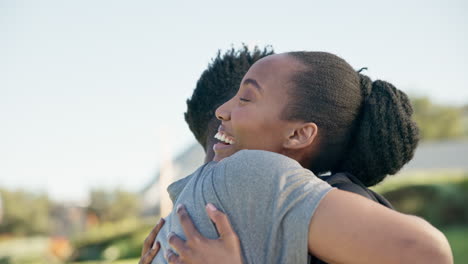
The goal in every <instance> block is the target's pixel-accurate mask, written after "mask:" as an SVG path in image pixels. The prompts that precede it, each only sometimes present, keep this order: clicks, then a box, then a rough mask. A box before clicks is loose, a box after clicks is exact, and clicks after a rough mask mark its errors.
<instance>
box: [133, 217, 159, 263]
mask: <svg viewBox="0 0 468 264" xmlns="http://www.w3.org/2000/svg"><path fill="white" fill-rule="evenodd" d="M163 225H164V218H161V220H159V223H158V224H157V225H156V226H155V227H154V228H153V230H151V233H150V234H149V235H148V237H146V239H145V243H144V244H143V249H142V250H141V259H140V262H138V263H139V264H150V263H151V262H152V261H153V259H154V257H155V256H156V254H158V252H159V249H160V248H161V245H159V242H157V243H154V240H155V239H156V236H157V235H158V233H159V230H161V228H162V226H163Z"/></svg>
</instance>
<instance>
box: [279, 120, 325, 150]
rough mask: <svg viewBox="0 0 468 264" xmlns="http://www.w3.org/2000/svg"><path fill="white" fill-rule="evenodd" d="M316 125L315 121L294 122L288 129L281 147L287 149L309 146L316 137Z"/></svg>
mask: <svg viewBox="0 0 468 264" xmlns="http://www.w3.org/2000/svg"><path fill="white" fill-rule="evenodd" d="M317 133H318V127H317V125H316V124H315V123H313V122H309V123H302V122H300V123H296V124H295V125H293V126H292V127H291V129H290V131H289V135H288V138H287V140H286V141H285V142H284V144H283V147H285V148H287V149H301V148H305V147H308V146H310V145H311V144H312V143H313V142H314V140H315V139H316V137H317Z"/></svg>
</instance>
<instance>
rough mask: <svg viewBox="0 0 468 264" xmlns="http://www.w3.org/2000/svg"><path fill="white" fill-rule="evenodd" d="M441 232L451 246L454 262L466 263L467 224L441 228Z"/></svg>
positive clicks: (467, 257)
mask: <svg viewBox="0 0 468 264" xmlns="http://www.w3.org/2000/svg"><path fill="white" fill-rule="evenodd" d="M442 232H444V234H445V236H446V237H447V239H448V241H449V243H450V246H451V247H452V252H453V258H454V263H455V264H465V263H468V226H458V227H448V228H443V229H442Z"/></svg>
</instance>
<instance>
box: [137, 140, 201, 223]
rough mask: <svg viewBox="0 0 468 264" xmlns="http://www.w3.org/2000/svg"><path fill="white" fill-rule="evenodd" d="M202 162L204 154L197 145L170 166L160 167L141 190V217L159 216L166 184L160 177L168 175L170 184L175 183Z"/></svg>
mask: <svg viewBox="0 0 468 264" xmlns="http://www.w3.org/2000/svg"><path fill="white" fill-rule="evenodd" d="M204 160H205V152H204V150H203V148H202V147H201V146H200V145H199V144H198V143H197V144H193V145H192V146H190V147H189V148H188V149H187V150H185V151H184V152H182V153H181V154H180V155H178V156H177V157H175V159H174V160H172V161H171V162H170V164H166V165H165V166H161V168H160V171H159V173H158V174H157V175H156V176H155V177H154V178H153V179H152V180H151V181H150V182H149V183H148V184H147V185H146V186H145V187H144V188H143V190H142V196H143V215H144V216H154V215H159V212H160V210H161V203H160V201H161V199H162V195H161V193H162V192H163V191H164V192H165V193H164V195H165V194H166V191H165V190H166V188H165V186H166V184H165V183H164V181H165V180H164V179H163V178H166V177H161V176H165V175H167V174H170V176H169V177H170V178H171V179H172V182H174V181H177V180H179V179H181V178H183V177H185V176H187V175H189V174H191V173H192V172H194V171H195V170H196V169H198V167H200V166H201V165H202V164H203V161H204ZM163 200H164V199H163ZM168 202H170V201H168Z"/></svg>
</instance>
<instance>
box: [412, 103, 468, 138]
mask: <svg viewBox="0 0 468 264" xmlns="http://www.w3.org/2000/svg"><path fill="white" fill-rule="evenodd" d="M412 104H413V108H414V119H415V120H416V122H417V123H418V126H419V129H420V134H421V138H422V139H423V140H441V139H455V138H460V137H462V136H463V122H462V120H463V119H462V117H463V109H462V107H455V106H445V105H437V104H434V103H432V102H431V101H430V100H429V98H427V97H422V98H415V99H413V100H412Z"/></svg>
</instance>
